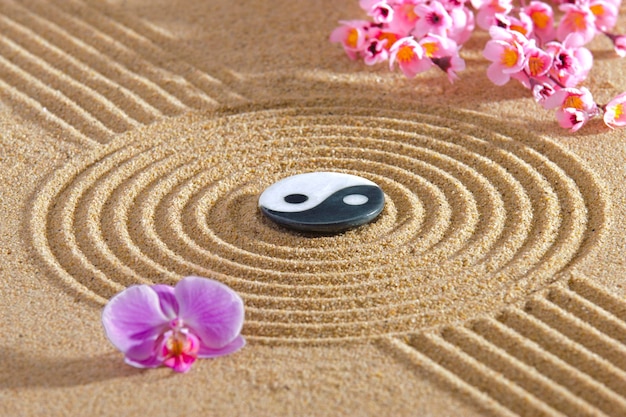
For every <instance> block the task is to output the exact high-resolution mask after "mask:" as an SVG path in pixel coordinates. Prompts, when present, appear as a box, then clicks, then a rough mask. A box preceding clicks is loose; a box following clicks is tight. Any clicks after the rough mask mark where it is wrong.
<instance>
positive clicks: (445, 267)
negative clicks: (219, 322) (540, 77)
mask: <svg viewBox="0 0 626 417" xmlns="http://www.w3.org/2000/svg"><path fill="white" fill-rule="evenodd" d="M625 11H626V10H625ZM358 17H363V16H362V12H361V11H360V9H359V8H358V2H357V1H342V2H336V1H322V2H293V1H278V2H262V1H252V2H244V1H241V2H238V3H235V4H234V2H230V1H223V0H217V1H206V2H198V1H192V0H185V1H174V2H172V1H162V0H156V1H146V0H128V1H122V0H118V1H113V0H112V1H108V2H101V1H89V0H84V1H83V0H47V1H46V0H20V1H16V0H2V1H0V100H1V102H0V103H1V104H0V125H1V129H0V132H1V135H0V181H1V183H0V184H1V187H2V188H1V190H2V193H1V194H0V196H1V199H0V204H1V209H2V213H3V219H2V222H0V238H1V241H2V243H3V244H2V250H1V251H0V290H1V294H2V296H1V298H0V306H1V308H2V320H1V322H2V325H1V326H0V332H1V335H2V338H1V339H2V345H1V347H2V351H3V354H2V355H1V357H2V359H0V361H1V363H0V365H1V366H0V369H2V372H1V373H0V415H3V416H4V415H6V416H43V415H46V416H48V415H50V416H62V415H63V416H66V415H89V416H94V415H103V416H104V415H116V416H119V415H152V416H155V417H158V416H179V415H183V414H192V413H195V414H197V415H220V416H248V415H249V416H279V415H296V416H318V415H319V416H322V415H332V416H338V415H346V416H360V415H397V416H404V415H406V416H415V415H419V416H485V415H489V416H515V415H521V416H543V415H546V416H560V415H568V416H579V415H580V416H598V415H609V416H623V415H625V414H626V344H625V343H626V300H624V294H625V293H626V289H625V288H624V282H625V279H624V277H625V273H626V262H625V260H626V258H625V257H624V255H623V253H624V239H625V237H626V233H625V232H624V227H623V226H622V225H623V224H625V221H624V220H625V219H626V204H624V202H625V201H626V188H625V187H624V181H623V179H624V177H625V175H626V171H625V168H624V167H625V161H626V142H625V135H626V134H625V133H624V132H623V131H611V130H609V129H608V128H606V127H605V126H604V125H603V124H602V123H601V121H600V120H594V121H592V122H591V123H590V124H589V125H587V126H585V127H584V128H583V129H582V130H581V131H580V132H579V133H576V134H570V133H568V132H566V131H564V130H562V129H561V128H559V127H558V125H557V123H556V121H555V119H554V116H553V114H552V113H551V112H548V111H545V110H542V109H540V108H539V106H537V105H536V104H535V103H534V102H533V100H532V98H531V97H530V96H529V94H528V92H527V91H526V90H524V89H523V88H522V87H521V86H519V85H516V84H514V83H510V84H508V85H506V86H504V87H495V86H494V85H492V84H491V83H490V81H489V80H488V79H487V77H486V76H485V70H486V67H487V62H486V61H485V60H484V59H483V58H482V57H481V51H482V47H483V45H484V42H485V41H486V40H487V35H486V34H485V33H484V32H480V31H477V32H475V33H474V36H473V37H472V39H471V40H470V41H469V42H468V44H467V45H466V46H465V47H464V49H463V57H464V58H465V59H466V62H467V65H468V69H467V70H466V71H464V72H462V73H461V74H460V76H461V80H459V81H458V82H456V83H455V84H453V85H451V84H450V83H449V82H448V80H447V78H446V77H445V76H444V75H443V74H441V73H439V72H436V71H435V70H431V71H430V72H427V73H424V74H422V75H420V76H418V77H417V78H416V79H413V80H409V79H406V78H405V77H403V76H402V75H401V74H399V73H397V72H395V73H394V72H389V71H388V70H387V69H386V68H384V67H374V68H371V67H366V66H365V65H363V64H362V63H357V62H353V61H350V60H349V59H348V58H346V57H345V56H344V53H343V51H342V50H341V48H340V47H339V46H337V45H331V44H330V43H329V42H328V35H329V33H330V32H331V31H332V29H333V28H334V27H335V25H336V23H337V21H338V20H340V19H351V18H358ZM617 29H619V30H621V31H622V32H626V20H625V19H624V18H621V19H620V21H619V24H618V27H617ZM590 49H591V50H592V52H593V53H594V55H595V57H596V61H595V65H594V68H593V70H592V73H591V75H590V78H589V80H588V82H587V83H586V85H587V86H589V87H590V89H591V90H592V91H593V92H594V93H595V95H596V98H597V100H598V101H600V102H606V101H608V99H610V98H611V97H612V96H613V95H615V94H617V93H619V92H622V91H625V90H626V75H624V73H625V72H624V69H626V63H625V61H623V60H619V59H618V58H616V57H615V56H614V54H613V52H612V46H611V45H610V43H609V41H608V40H606V39H597V40H595V41H594V42H593V43H592V44H591V45H590ZM320 170H324V171H336V172H344V173H349V174H355V175H360V176H362V177H365V178H367V179H370V180H372V181H374V182H376V183H377V184H378V185H380V186H381V188H382V189H383V191H384V192H385V195H386V201H387V202H386V206H385V209H384V210H383V212H382V214H381V215H380V217H379V218H378V219H377V220H376V221H375V222H373V223H371V224H369V225H366V226H363V227H359V228H357V229H354V230H350V231H347V232H345V233H341V234H337V235H315V234H306V233H297V232H290V231H288V230H286V229H283V228H281V227H279V226H277V225H275V224H273V223H272V222H270V221H269V220H268V219H266V218H264V217H263V215H262V214H261V213H260V211H259V210H258V208H257V201H258V196H259V195H260V193H261V192H262V191H263V190H264V189H265V188H266V187H268V186H269V185H271V184H272V183H274V182H276V181H278V180H279V179H281V178H284V177H286V176H288V175H293V174H298V173H303V172H311V171H320ZM191 274H195V275H202V276H209V277H213V278H215V279H218V280H220V281H222V282H224V283H226V284H228V285H229V286H231V287H232V288H234V289H235V290H236V291H238V292H239V293H240V294H241V295H242V297H243V298H244V301H245V305H246V321H245V324H244V331H243V333H244V335H245V337H246V338H247V340H248V345H247V346H246V347H245V348H244V349H243V350H241V351H240V352H238V353H236V354H234V355H232V356H228V357H223V358H219V359H215V360H202V361H198V362H197V363H196V364H195V365H194V367H193V368H192V370H191V371H190V372H189V373H188V374H185V375H178V374H174V373H173V372H171V371H170V370H169V369H156V370H138V369H134V368H131V367H129V366H127V365H125V364H124V363H123V358H122V356H121V354H120V353H119V352H117V351H116V350H115V349H114V348H113V347H112V346H111V345H110V344H109V342H108V341H107V340H106V337H105V336H104V332H103V329H102V326H101V324H100V312H101V309H102V306H103V305H104V304H105V303H106V300H107V299H109V298H110V297H111V296H112V295H114V294H115V293H117V292H118V291H121V290H122V289H124V288H125V287H127V286H129V285H133V284H139V283H168V284H175V283H176V282H177V280H179V279H180V278H181V277H183V276H185V275H191Z"/></svg>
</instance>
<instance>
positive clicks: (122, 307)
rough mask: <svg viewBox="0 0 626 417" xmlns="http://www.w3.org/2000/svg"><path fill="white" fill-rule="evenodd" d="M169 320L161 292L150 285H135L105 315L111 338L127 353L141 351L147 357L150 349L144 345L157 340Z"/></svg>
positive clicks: (111, 302) (112, 302)
mask: <svg viewBox="0 0 626 417" xmlns="http://www.w3.org/2000/svg"><path fill="white" fill-rule="evenodd" d="M168 321H169V320H168V318H167V317H166V316H165V314H163V311H162V310H161V306H160V301H159V296H158V294H157V292H156V291H154V290H153V289H152V288H150V287H149V286H147V285H137V286H132V287H129V288H127V289H126V290H124V291H122V292H121V293H119V294H117V295H115V296H114V297H113V298H112V299H111V300H110V301H109V303H108V304H107V305H106V306H105V307H104V310H103V312H102V324H103V325H104V329H105V332H106V335H107V337H108V338H109V340H110V341H111V343H113V345H114V346H115V347H116V348H118V349H119V350H121V351H122V352H123V353H124V354H126V352H129V351H132V350H133V349H139V351H141V352H143V353H142V354H140V355H139V356H143V354H144V353H145V350H144V349H147V348H146V347H145V346H143V344H144V343H149V342H146V340H148V341H154V340H156V338H157V337H158V336H159V334H160V333H161V331H162V329H163V327H164V326H166V325H167V323H168ZM140 345H141V347H140Z"/></svg>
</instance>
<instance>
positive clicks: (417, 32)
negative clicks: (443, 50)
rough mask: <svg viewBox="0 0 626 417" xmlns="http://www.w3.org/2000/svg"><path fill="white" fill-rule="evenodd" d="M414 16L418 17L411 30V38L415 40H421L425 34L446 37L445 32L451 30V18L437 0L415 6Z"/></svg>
mask: <svg viewBox="0 0 626 417" xmlns="http://www.w3.org/2000/svg"><path fill="white" fill-rule="evenodd" d="M415 14H416V15H417V16H418V19H417V21H416V22H415V29H414V30H413V36H415V37H416V38H421V37H422V36H424V35H426V34H427V33H432V34H435V35H440V36H446V34H447V31H448V30H449V29H450V28H452V18H451V17H450V14H448V11H447V10H446V9H445V8H444V7H443V4H441V3H440V2H439V1H438V0H433V1H432V2H431V3H429V4H426V3H423V4H419V5H417V6H416V7H415Z"/></svg>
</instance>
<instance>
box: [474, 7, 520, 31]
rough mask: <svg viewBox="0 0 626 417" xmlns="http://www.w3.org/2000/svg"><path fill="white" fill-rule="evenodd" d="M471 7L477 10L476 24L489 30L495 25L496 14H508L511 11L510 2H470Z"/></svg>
mask: <svg viewBox="0 0 626 417" xmlns="http://www.w3.org/2000/svg"><path fill="white" fill-rule="evenodd" d="M471 2H472V6H474V8H475V9H477V10H478V13H477V14H476V24H477V25H478V27H480V28H482V29H485V30H489V28H490V27H491V26H492V25H494V24H495V23H496V19H495V16H496V14H509V13H510V12H511V10H513V5H512V0H471Z"/></svg>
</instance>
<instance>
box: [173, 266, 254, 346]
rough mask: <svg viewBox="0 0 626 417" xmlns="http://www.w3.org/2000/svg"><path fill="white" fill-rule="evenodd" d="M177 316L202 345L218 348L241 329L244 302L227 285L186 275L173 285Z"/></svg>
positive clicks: (233, 337) (229, 340)
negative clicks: (177, 308) (176, 301)
mask: <svg viewBox="0 0 626 417" xmlns="http://www.w3.org/2000/svg"><path fill="white" fill-rule="evenodd" d="M175 292H176V299H177V300H178V305H179V308H180V310H179V317H180V318H181V319H182V320H183V321H184V323H185V325H187V326H189V327H190V328H191V329H192V331H193V332H194V333H195V334H196V335H197V336H198V337H199V338H200V339H201V344H202V345H204V346H206V347H208V348H211V349H220V348H223V347H225V346H226V345H228V344H229V343H231V342H232V341H233V340H234V339H235V338H236V337H237V336H238V335H239V333H240V332H241V328H242V327H243V319H244V307H243V301H242V299H241V297H239V295H238V294H237V293H236V292H235V291H233V290H232V289H230V288H229V287H228V286H226V285H224V284H222V283H220V282H217V281H214V280H210V279H207V278H201V277H195V276H189V277H186V278H183V279H182V280H181V281H180V282H179V283H178V284H177V285H176V288H175Z"/></svg>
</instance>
